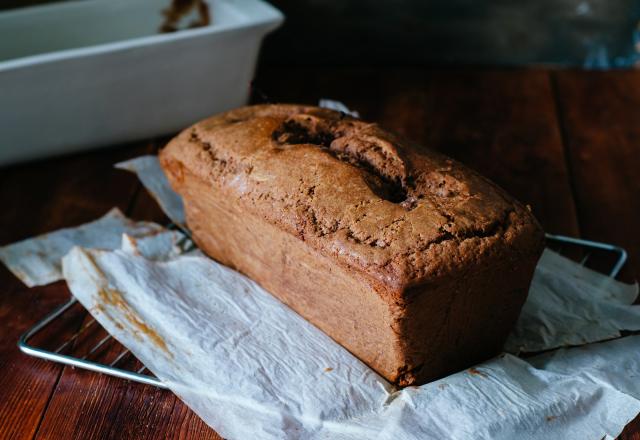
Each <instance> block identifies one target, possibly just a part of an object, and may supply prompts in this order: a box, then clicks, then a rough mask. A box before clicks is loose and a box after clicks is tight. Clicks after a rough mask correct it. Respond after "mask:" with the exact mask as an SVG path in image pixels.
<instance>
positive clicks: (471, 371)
mask: <svg viewBox="0 0 640 440" xmlns="http://www.w3.org/2000/svg"><path fill="white" fill-rule="evenodd" d="M467 371H469V374H471V375H472V376H480V377H484V378H485V379H486V378H487V375H486V374H484V373H483V372H482V371H480V370H478V369H477V368H475V367H471V368H469V370H467Z"/></svg>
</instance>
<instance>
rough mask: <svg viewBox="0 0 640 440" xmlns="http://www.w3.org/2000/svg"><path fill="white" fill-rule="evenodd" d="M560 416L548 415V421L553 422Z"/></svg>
mask: <svg viewBox="0 0 640 440" xmlns="http://www.w3.org/2000/svg"><path fill="white" fill-rule="evenodd" d="M557 418H558V416H547V422H553V421H554V420H555V419H557Z"/></svg>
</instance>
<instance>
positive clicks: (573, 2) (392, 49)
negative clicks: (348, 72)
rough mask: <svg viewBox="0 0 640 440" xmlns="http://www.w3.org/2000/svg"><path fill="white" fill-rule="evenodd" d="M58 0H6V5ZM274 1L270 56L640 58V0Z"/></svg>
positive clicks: (335, 60) (591, 63) (277, 62)
mask: <svg viewBox="0 0 640 440" xmlns="http://www.w3.org/2000/svg"><path fill="white" fill-rule="evenodd" d="M51 1H52V0H0V9H5V8H15V7H20V6H26V5H30V4H37V3H50V2H51ZM166 2H167V4H169V2H170V0H166ZM270 3H272V4H273V5H274V6H276V7H277V8H279V9H280V10H281V11H283V12H284V14H285V16H286V17H287V20H286V22H285V24H284V26H283V27H282V28H281V29H279V30H278V31H276V32H275V33H274V34H273V35H271V36H269V37H268V38H267V40H266V43H265V46H264V50H263V53H262V59H261V61H262V64H263V65H269V66H320V65H322V66H328V65H331V66H432V65H476V66H478V65H486V66H490V65H528V64H557V65H568V66H582V67H587V68H598V69H602V68H612V67H613V68H616V67H629V66H633V65H635V64H640V0H524V1H518V0H271V1H270ZM214 20H215V17H214Z"/></svg>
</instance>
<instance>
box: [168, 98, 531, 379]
mask: <svg viewBox="0 0 640 440" xmlns="http://www.w3.org/2000/svg"><path fill="white" fill-rule="evenodd" d="M160 161H161V163H162V166H163V168H164V170H165V172H166V174H167V176H168V177H169V180H170V182H171V185H172V186H173V188H174V189H175V190H176V191H177V192H178V193H179V194H181V195H182V197H183V199H184V203H185V209H186V214H187V223H188V226H189V228H190V229H191V231H192V233H193V238H194V240H195V241H196V243H197V244H198V245H199V246H200V248H201V249H202V250H203V251H204V252H206V253H207V254H208V255H210V256H211V257H213V258H214V259H216V260H218V261H220V262H221V263H223V264H226V265H228V266H230V267H233V268H235V269H237V270H239V271H240V272H242V273H245V274H246V275H248V276H249V277H251V278H253V279H254V280H255V281H257V282H258V283H260V284H261V285H262V286H263V287H264V288H265V289H267V290H268V291H269V292H271V293H272V294H273V295H274V296H276V297H277V298H278V299H280V300H281V301H282V302H284V303H285V304H287V305H288V306H289V307H291V308H292V309H293V310H295V311H296V312H298V313H299V314H300V315H302V316H303V317H304V318H306V319H307V320H308V321H310V322H311V323H313V324H314V325H316V326H317V327H318V328H320V329H321V330H322V331H324V332H325V333H326V334H328V335H329V336H330V337H332V338H333V339H334V340H335V341H337V342H338V343H339V344H341V345H342V346H344V347H346V348H347V349H348V350H349V351H350V352H351V353H353V354H354V355H355V356H357V357H358V358H360V359H361V360H362V361H364V362H365V363H366V364H368V365H369V366H370V367H371V368H373V369H374V370H376V371H377V372H378V373H379V374H381V375H382V376H384V377H385V378H386V379H388V380H389V381H391V382H393V383H395V384H397V385H400V386H406V385H412V384H414V385H415V384H420V383H424V382H425V381H428V380H432V379H434V378H437V377H440V376H443V375H445V374H447V373H451V372H454V371H457V370H460V369H462V368H465V367H468V366H470V365H472V364H474V363H477V362H479V361H482V360H485V359H487V358H489V357H491V356H493V355H495V354H497V353H499V352H500V350H501V348H502V345H503V343H504V341H505V339H506V337H507V335H508V333H509V331H510V330H511V328H512V327H513V325H514V323H515V321H516V319H517V317H518V314H519V312H520V308H521V307H522V304H523V303H524V301H525V299H526V296H527V291H528V288H529V283H530V281H531V277H532V274H533V270H534V267H535V265H536V262H537V260H538V257H539V256H540V253H541V251H542V248H543V233H542V230H541V228H540V226H539V225H538V223H537V222H536V220H535V219H534V217H533V216H532V215H531V213H530V212H529V210H528V209H527V208H526V207H524V206H523V205H521V204H520V203H519V202H517V201H516V200H514V199H513V198H512V197H510V196H509V195H507V194H506V193H505V192H504V191H503V190H501V189H500V188H498V187H497V186H496V185H494V184H493V183H491V182H490V181H488V180H487V179H485V178H483V177H481V176H480V175H478V174H476V173H475V172H473V171H471V170H469V169H467V168H465V167H464V166H462V165H461V164H459V163H457V162H455V161H453V160H451V159H449V158H447V157H444V156H442V155H440V154H438V153H435V152H433V151H429V150H427V149H424V148H420V147H419V146H416V145H414V144H413V143H411V142H408V141H406V140H404V139H400V138H399V137H398V136H396V135H394V134H391V133H389V132H387V131H384V130H382V129H381V128H379V127H378V126H377V125H376V124H371V123H367V122H363V121H361V120H358V119H354V118H351V117H349V116H346V115H344V114H342V113H339V112H335V111H331V110H326V109H321V108H317V107H307V106H296V105H260V106H251V107H244V108H240V109H237V110H233V111H230V112H227V113H223V114H220V115H217V116H214V117H212V118H210V119H207V120H205V121H202V122H199V123H197V124H195V125H194V126H192V127H190V128H188V129H186V130H184V131H183V132H182V133H181V134H180V135H178V136H177V137H176V138H175V139H173V140H172V141H171V142H170V143H169V145H168V146H167V147H166V148H165V149H164V150H162V152H161V153H160Z"/></svg>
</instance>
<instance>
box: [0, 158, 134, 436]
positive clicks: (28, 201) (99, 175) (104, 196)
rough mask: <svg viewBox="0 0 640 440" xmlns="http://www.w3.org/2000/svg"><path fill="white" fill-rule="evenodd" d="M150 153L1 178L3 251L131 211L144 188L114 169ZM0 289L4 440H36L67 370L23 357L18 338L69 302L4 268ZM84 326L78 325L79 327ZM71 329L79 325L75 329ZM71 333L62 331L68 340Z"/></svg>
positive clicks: (29, 169) (76, 161) (32, 168)
mask: <svg viewBox="0 0 640 440" xmlns="http://www.w3.org/2000/svg"><path fill="white" fill-rule="evenodd" d="M141 151H144V148H142V149H140V148H138V149H131V148H129V147H125V148H121V149H116V150H106V151H100V152H96V153H91V154H82V155H75V156H70V157H66V158H60V159H53V160H47V161H41V162H36V163H30V164H26V165H20V166H15V167H11V168H8V169H5V170H3V171H2V177H1V180H0V182H1V185H0V206H2V213H1V215H0V243H2V244H6V243H9V242H13V241H16V240H19V239H22V238H26V237H30V236H33V235H36V234H41V233H44V232H48V231H51V230H55V229H58V228H61V227H66V226H73V225H77V224H79V223H83V222H86V221H90V220H94V219H95V218H96V217H98V216H100V215H102V214H104V213H105V212H106V211H108V210H109V209H110V208H111V207H113V206H119V207H120V208H121V209H126V208H127V205H128V203H129V200H130V199H131V197H132V195H133V194H134V191H135V187H136V186H137V185H138V183H137V182H136V180H135V178H133V177H131V176H122V175H117V174H116V173H114V172H113V170H112V167H111V166H112V164H113V163H114V162H115V161H117V160H120V159H122V158H124V157H127V156H128V155H130V154H135V153H136V152H141ZM2 271H3V272H2V275H0V276H1V280H2V287H1V288H0V322H2V331H1V332H0V371H2V374H1V375H0V396H2V398H0V420H2V423H0V438H3V439H5V438H10V439H28V438H33V435H34V433H35V432H36V429H37V427H38V425H39V423H40V420H41V418H42V414H43V411H44V410H45V409H46V407H47V404H48V402H49V398H50V396H51V394H52V391H53V388H54V386H55V384H56V382H57V380H58V378H59V375H60V371H61V367H60V366H59V365H55V364H52V363H48V362H44V361H41V360H37V359H35V358H32V357H28V356H26V355H24V354H22V353H20V352H19V350H18V348H17V346H16V342H17V340H18V337H19V336H20V334H22V333H23V332H24V331H26V330H27V329H28V328H29V327H31V326H32V325H33V324H34V323H35V322H36V321H37V320H39V319H40V318H42V317H43V316H44V315H45V314H47V313H48V312H50V311H51V310H52V309H53V308H54V307H55V306H56V305H57V304H60V303H62V302H63V301H65V300H66V299H68V297H69V292H68V290H67V289H66V286H65V285H64V284H63V283H55V284H52V285H49V286H45V287H40V288H35V289H26V288H24V286H23V285H22V284H21V283H20V282H19V281H18V280H17V279H15V278H14V277H13V276H12V275H10V274H9V273H8V271H7V270H6V269H5V268H4V267H3V268H2ZM80 318H81V317H78V319H76V320H75V325H76V326H77V325H79V324H80ZM72 324H73V323H72ZM71 331H73V328H67V329H65V330H64V334H69V332H71Z"/></svg>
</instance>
